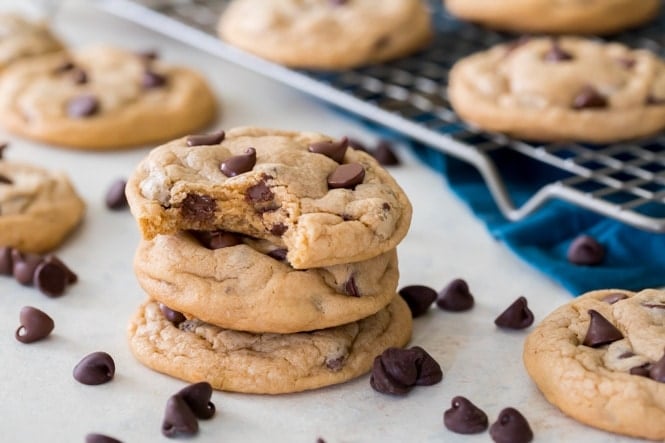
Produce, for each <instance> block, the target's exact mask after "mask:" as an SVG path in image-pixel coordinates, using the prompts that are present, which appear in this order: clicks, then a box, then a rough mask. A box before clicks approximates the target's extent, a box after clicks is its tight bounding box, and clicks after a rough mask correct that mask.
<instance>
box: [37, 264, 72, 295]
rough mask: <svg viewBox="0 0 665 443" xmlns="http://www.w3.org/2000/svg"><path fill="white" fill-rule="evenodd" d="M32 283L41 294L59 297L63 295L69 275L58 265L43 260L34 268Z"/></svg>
mask: <svg viewBox="0 0 665 443" xmlns="http://www.w3.org/2000/svg"><path fill="white" fill-rule="evenodd" d="M33 283H34V285H35V286H36V287H37V289H39V290H40V291H41V292H42V294H44V295H47V296H49V297H59V296H61V295H62V294H64V293H65V288H67V283H69V275H68V273H67V270H66V269H65V268H63V267H62V266H60V265H59V264H58V263H55V262H53V261H50V262H49V261H46V260H44V261H42V262H41V263H39V265H37V267H36V268H35V273H34V277H33Z"/></svg>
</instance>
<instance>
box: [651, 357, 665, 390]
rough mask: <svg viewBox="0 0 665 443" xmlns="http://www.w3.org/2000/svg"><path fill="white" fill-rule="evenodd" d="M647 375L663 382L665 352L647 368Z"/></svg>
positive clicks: (664, 376) (664, 375)
mask: <svg viewBox="0 0 665 443" xmlns="http://www.w3.org/2000/svg"><path fill="white" fill-rule="evenodd" d="M649 377H651V379H653V380H656V381H657V382H659V383H665V354H663V356H662V357H661V358H660V360H658V361H657V362H655V363H654V364H652V365H651V368H649Z"/></svg>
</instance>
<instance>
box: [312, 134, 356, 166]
mask: <svg viewBox="0 0 665 443" xmlns="http://www.w3.org/2000/svg"><path fill="white" fill-rule="evenodd" d="M348 147H349V139H348V138H346V137H342V138H341V139H340V140H339V141H336V142H333V141H324V142H316V143H312V144H311V145H309V148H308V149H309V152H314V153H316V154H323V155H325V156H326V157H329V158H331V159H333V160H335V161H336V162H337V163H342V162H343V161H344V154H346V149H347V148H348Z"/></svg>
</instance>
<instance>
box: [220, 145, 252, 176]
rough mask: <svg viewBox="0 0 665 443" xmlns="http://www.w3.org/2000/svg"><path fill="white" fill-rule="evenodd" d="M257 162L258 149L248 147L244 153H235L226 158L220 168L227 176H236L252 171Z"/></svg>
mask: <svg viewBox="0 0 665 443" xmlns="http://www.w3.org/2000/svg"><path fill="white" fill-rule="evenodd" d="M255 164H256V149H254V148H247V149H245V153H244V154H240V155H234V156H233V157H229V158H227V159H226V160H224V161H223V162H222V164H221V165H220V167H219V168H220V169H221V170H222V174H224V175H226V176H227V177H235V176H236V175H239V174H243V173H245V172H248V171H251V170H252V168H254V165H255Z"/></svg>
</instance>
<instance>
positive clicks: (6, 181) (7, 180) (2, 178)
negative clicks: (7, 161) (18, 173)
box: [0, 174, 14, 185]
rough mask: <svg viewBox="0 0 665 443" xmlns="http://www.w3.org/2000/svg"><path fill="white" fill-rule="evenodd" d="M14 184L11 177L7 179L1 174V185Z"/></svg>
mask: <svg viewBox="0 0 665 443" xmlns="http://www.w3.org/2000/svg"><path fill="white" fill-rule="evenodd" d="M12 184H14V182H13V181H11V179H10V178H9V177H5V176H4V175H2V174H0V185H12Z"/></svg>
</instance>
